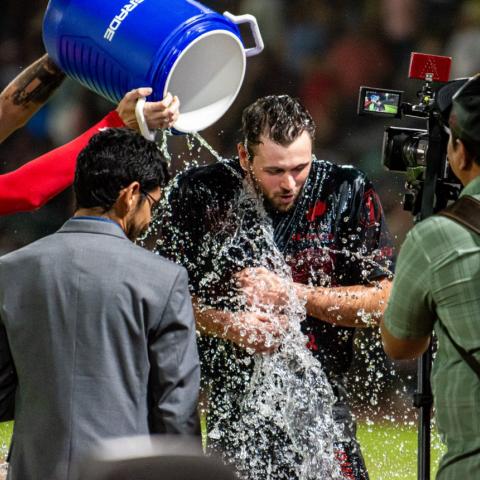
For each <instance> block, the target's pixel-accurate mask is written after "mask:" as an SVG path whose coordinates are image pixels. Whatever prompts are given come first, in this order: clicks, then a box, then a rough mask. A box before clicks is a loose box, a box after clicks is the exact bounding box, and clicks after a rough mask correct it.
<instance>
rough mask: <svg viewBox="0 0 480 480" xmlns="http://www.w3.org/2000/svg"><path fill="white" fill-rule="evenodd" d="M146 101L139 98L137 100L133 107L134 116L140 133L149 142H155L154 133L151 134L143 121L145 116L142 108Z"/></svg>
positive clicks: (143, 98)
mask: <svg viewBox="0 0 480 480" xmlns="http://www.w3.org/2000/svg"><path fill="white" fill-rule="evenodd" d="M146 101H147V99H146V98H145V97H140V98H139V99H138V100H137V104H136V105H135V116H136V117H137V123H138V127H139V128H140V133H141V134H142V135H143V136H144V137H145V138H146V139H147V140H150V141H152V142H153V141H154V140H155V132H152V131H151V130H150V129H149V128H148V125H147V122H146V120H145V114H144V113H143V108H144V107H145V102H146Z"/></svg>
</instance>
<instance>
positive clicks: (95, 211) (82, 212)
mask: <svg viewBox="0 0 480 480" xmlns="http://www.w3.org/2000/svg"><path fill="white" fill-rule="evenodd" d="M73 216H74V217H100V218H105V219H108V220H112V221H113V222H115V223H118V225H119V226H120V228H121V229H122V230H123V231H125V225H124V222H123V221H122V219H121V218H118V217H117V216H116V215H115V214H114V213H113V212H112V211H110V210H109V211H107V212H105V211H104V210H103V209H101V208H99V207H94V208H79V209H78V210H76V211H75V213H74V214H73Z"/></svg>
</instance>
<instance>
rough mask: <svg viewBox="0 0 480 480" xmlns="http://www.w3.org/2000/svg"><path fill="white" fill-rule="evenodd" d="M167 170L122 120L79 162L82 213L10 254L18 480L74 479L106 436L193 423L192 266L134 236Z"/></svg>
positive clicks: (3, 284) (0, 394)
mask: <svg viewBox="0 0 480 480" xmlns="http://www.w3.org/2000/svg"><path fill="white" fill-rule="evenodd" d="M167 177H168V172H167V168H166V164H165V161H164V160H163V158H162V156H161V154H160V152H159V150H158V149H157V147H156V145H155V144H153V143H151V142H148V141H147V140H145V139H144V138H143V137H141V136H140V135H138V134H136V133H134V132H132V131H128V130H123V129H108V130H106V131H103V132H100V133H99V134H97V135H95V136H94V137H93V138H92V139H91V140H90V143H89V144H88V145H87V147H85V149H84V150H83V151H82V152H81V153H80V155H79V158H78V164H77V170H76V175H75V183H74V188H75V196H76V201H77V205H78V208H77V211H76V212H75V215H74V216H73V217H72V218H71V219H70V220H68V221H67V222H66V223H65V225H64V226H63V227H62V228H61V229H60V230H59V231H58V232H56V233H55V234H53V235H51V236H48V237H45V238H43V239H41V240H39V241H37V242H35V243H33V244H31V245H29V246H27V247H25V248H22V249H20V250H18V251H16V252H13V253H10V254H8V255H6V256H4V257H2V258H1V259H0V318H1V321H0V420H2V421H4V420H9V419H15V425H14V432H13V439H12V446H11V450H10V454H9V463H10V468H9V477H8V478H10V479H11V480H36V479H38V480H51V479H60V480H67V479H68V480H69V479H73V478H75V472H74V470H75V468H74V465H75V464H76V463H77V462H78V461H79V459H80V460H81V458H82V456H83V455H84V453H85V452H86V451H87V450H89V449H90V448H91V447H92V446H93V445H94V444H95V442H96V441H97V440H100V439H104V438H109V437H120V436H130V435H137V434H148V433H180V434H189V433H193V432H194V430H195V428H196V426H197V425H196V423H197V420H196V405H197V394H198V388H199V363H198V353H197V347H196V338H195V324H194V318H193V313H192V305H191V300H190V296H189V292H188V279H187V273H186V271H185V269H184V268H182V267H180V266H177V265H175V264H173V263H171V262H169V261H167V260H165V259H163V258H162V257H160V256H157V255H155V254H153V253H151V252H149V251H146V250H144V249H142V248H141V247H139V246H136V245H134V244H133V243H131V242H130V241H129V240H134V239H135V238H136V237H137V236H138V235H140V234H141V233H142V232H143V231H144V230H145V229H146V228H147V227H148V225H149V223H150V221H151V218H152V210H153V209H154V208H155V206H156V204H157V203H158V201H159V198H160V194H161V187H162V186H164V184H165V183H166V181H167Z"/></svg>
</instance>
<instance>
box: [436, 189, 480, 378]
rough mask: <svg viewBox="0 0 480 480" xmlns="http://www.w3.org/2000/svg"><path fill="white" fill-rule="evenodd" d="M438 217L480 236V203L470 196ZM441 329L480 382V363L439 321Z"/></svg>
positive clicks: (461, 198)
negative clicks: (453, 222) (445, 218)
mask: <svg viewBox="0 0 480 480" xmlns="http://www.w3.org/2000/svg"><path fill="white" fill-rule="evenodd" d="M437 215H441V216H443V217H447V218H450V219H451V220H453V221H455V222H457V223H459V224H460V225H462V226H464V227H466V228H468V229H469V230H472V231H473V232H475V233H476V234H478V235H480V201H478V200H477V199H476V198H474V197H471V196H469V195H465V196H463V197H460V198H459V199H458V200H457V201H456V202H455V203H453V204H452V205H450V206H449V207H447V208H446V209H444V210H442V211H441V212H439V213H438V214H437ZM438 324H439V326H440V329H441V330H442V331H443V333H445V335H446V336H447V337H448V339H449V340H450V342H451V343H452V345H453V346H454V347H455V349H456V350H457V352H458V353H459V354H460V356H461V357H462V358H463V360H464V361H465V362H466V363H467V364H468V365H469V366H470V368H471V369H472V370H473V371H474V372H475V373H476V374H477V377H478V378H479V380H480V363H479V362H478V361H477V359H476V358H475V357H474V356H473V355H472V354H470V353H468V352H467V351H466V350H465V349H464V348H463V347H462V346H461V345H459V344H458V343H457V342H456V341H455V340H454V339H453V338H452V336H451V335H450V332H449V331H448V330H447V328H446V327H445V325H443V324H442V322H441V321H440V320H438Z"/></svg>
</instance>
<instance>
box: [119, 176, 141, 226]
mask: <svg viewBox="0 0 480 480" xmlns="http://www.w3.org/2000/svg"><path fill="white" fill-rule="evenodd" d="M139 194H140V184H139V183H138V182H132V183H131V184H130V185H128V186H126V187H125V188H122V190H120V193H119V195H118V198H117V201H116V202H115V210H116V211H117V215H118V216H120V217H124V216H125V215H127V214H128V213H129V212H131V211H132V210H133V209H135V208H137V205H138V202H139V199H140V195H139Z"/></svg>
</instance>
